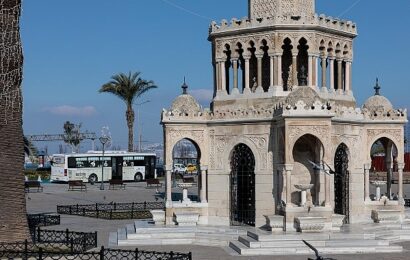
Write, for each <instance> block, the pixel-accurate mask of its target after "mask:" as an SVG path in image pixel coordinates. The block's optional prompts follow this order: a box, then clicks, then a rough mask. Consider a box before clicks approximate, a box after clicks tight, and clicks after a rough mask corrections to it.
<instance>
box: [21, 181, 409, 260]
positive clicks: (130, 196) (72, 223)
mask: <svg viewBox="0 0 410 260" xmlns="http://www.w3.org/2000/svg"><path fill="white" fill-rule="evenodd" d="M43 186H44V191H43V192H42V193H35V192H34V193H27V194H26V200H27V211H28V213H44V212H56V210H57V207H56V206H57V205H71V204H93V203H110V202H144V201H155V198H158V201H162V196H161V195H162V192H164V188H162V189H159V190H158V191H159V193H156V189H155V188H150V189H147V188H146V184H145V183H127V187H126V190H108V185H107V184H106V190H104V191H101V190H99V185H94V186H92V185H88V184H87V192H80V191H68V185H67V184H43ZM406 188H407V189H406V190H407V194H410V193H409V192H410V189H409V188H410V187H406ZM193 189H195V188H193ZM179 192H180V191H179V190H178V189H175V193H179ZM191 192H192V193H195V191H194V190H192V191H191ZM158 194H159V195H158ZM175 195H177V196H178V195H179V194H175ZM132 222H133V220H103V219H94V218H87V217H79V216H68V215H61V225H59V226H52V227H48V228H49V229H58V230H63V229H66V228H68V229H70V230H72V231H83V232H94V231H97V232H98V246H108V237H109V233H110V232H113V231H116V230H117V229H118V228H123V227H124V226H125V225H127V224H131V223H132ZM400 245H402V246H403V247H404V249H405V251H404V252H403V253H399V254H376V255H340V256H339V255H337V256H331V257H333V258H336V259H338V260H342V259H369V260H370V259H409V257H408V253H409V252H407V250H410V242H404V243H401V244H400ZM138 248H139V249H141V250H156V251H171V250H172V251H180V252H188V251H191V252H192V253H193V259H237V258H241V259H295V260H296V259H307V256H260V257H256V256H255V257H249V256H238V254H237V253H235V252H234V251H233V250H232V249H229V248H219V247H205V246H193V245H186V246H185V245H177V246H173V245H172V246H139V247H138ZM312 256H313V253H312V255H311V256H310V257H312ZM327 256H329V255H327Z"/></svg>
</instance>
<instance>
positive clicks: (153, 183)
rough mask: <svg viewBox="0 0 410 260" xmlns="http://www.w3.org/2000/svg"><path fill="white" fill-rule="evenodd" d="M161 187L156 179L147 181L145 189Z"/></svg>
mask: <svg viewBox="0 0 410 260" xmlns="http://www.w3.org/2000/svg"><path fill="white" fill-rule="evenodd" d="M154 186H155V187H157V188H159V187H162V183H161V182H160V181H159V180H158V179H147V188H148V187H154Z"/></svg>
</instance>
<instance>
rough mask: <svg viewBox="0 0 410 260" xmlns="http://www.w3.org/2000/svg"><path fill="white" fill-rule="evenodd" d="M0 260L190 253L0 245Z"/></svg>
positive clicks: (173, 258)
mask: <svg viewBox="0 0 410 260" xmlns="http://www.w3.org/2000/svg"><path fill="white" fill-rule="evenodd" d="M0 258H1V259H4V258H5V259H15V258H19V259H39V260H43V259H55V260H59V259H68V260H71V259H73V260H74V259H79V260H83V259H84V260H94V259H95V260H104V259H138V260H192V253H191V252H189V253H177V252H173V251H171V252H156V251H141V250H138V249H135V250H119V249H105V248H104V247H101V249H100V250H99V251H94V252H84V251H71V252H68V251H63V250H61V251H56V250H50V249H47V248H42V247H33V246H32V245H31V244H29V243H27V241H26V242H25V243H21V244H0Z"/></svg>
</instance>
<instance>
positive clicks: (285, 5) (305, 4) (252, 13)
mask: <svg viewBox="0 0 410 260" xmlns="http://www.w3.org/2000/svg"><path fill="white" fill-rule="evenodd" d="M283 16H293V17H294V18H295V19H297V18H301V17H304V18H307V19H313V18H314V16H315V0H249V18H250V19H258V18H271V17H283Z"/></svg>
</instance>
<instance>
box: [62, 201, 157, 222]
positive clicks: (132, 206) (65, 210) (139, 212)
mask: <svg viewBox="0 0 410 260" xmlns="http://www.w3.org/2000/svg"><path fill="white" fill-rule="evenodd" d="M164 208H165V204H164V203H163V202H141V203H136V202H133V203H115V202H114V203H106V204H103V203H96V204H88V205H78V204H77V205H67V206H57V212H58V213H60V214H67V215H77V216H83V217H93V218H102V219H148V218H152V215H151V213H150V210H154V209H164Z"/></svg>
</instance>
